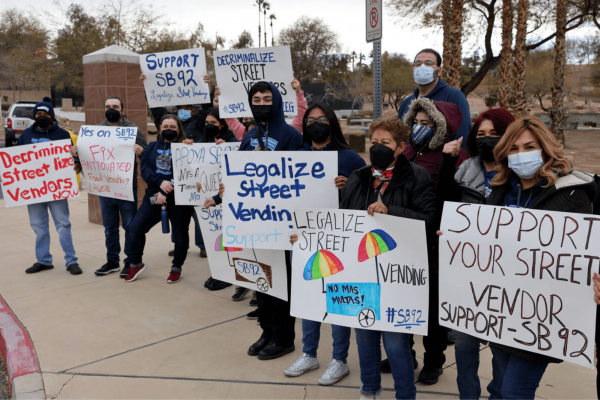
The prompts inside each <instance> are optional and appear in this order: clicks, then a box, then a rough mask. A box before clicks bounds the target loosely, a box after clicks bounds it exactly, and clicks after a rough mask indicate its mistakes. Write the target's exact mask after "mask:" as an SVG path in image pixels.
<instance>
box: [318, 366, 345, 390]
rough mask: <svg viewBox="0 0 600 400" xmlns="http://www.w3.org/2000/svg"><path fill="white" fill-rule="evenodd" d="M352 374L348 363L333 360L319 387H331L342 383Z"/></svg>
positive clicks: (322, 376) (320, 379) (321, 378)
mask: <svg viewBox="0 0 600 400" xmlns="http://www.w3.org/2000/svg"><path fill="white" fill-rule="evenodd" d="M349 373H350V368H348V363H343V362H341V361H340V360H331V362H330V363H329V366H328V367H327V371H325V373H324V374H323V375H321V377H320V378H319V385H323V386H329V385H333V384H334V383H337V382H339V381H341V380H342V379H343V378H344V377H345V376H346V375H348V374H349Z"/></svg>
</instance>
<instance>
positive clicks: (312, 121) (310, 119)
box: [304, 117, 329, 125]
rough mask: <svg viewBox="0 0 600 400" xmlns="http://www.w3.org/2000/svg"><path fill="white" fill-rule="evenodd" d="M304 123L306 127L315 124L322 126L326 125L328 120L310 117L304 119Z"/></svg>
mask: <svg viewBox="0 0 600 400" xmlns="http://www.w3.org/2000/svg"><path fill="white" fill-rule="evenodd" d="M304 122H306V125H312V124H314V123H315V122H320V123H322V124H326V123H328V122H329V118H327V117H319V118H313V117H310V118H306V119H305V120H304Z"/></svg>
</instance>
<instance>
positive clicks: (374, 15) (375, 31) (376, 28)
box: [365, 0, 383, 43]
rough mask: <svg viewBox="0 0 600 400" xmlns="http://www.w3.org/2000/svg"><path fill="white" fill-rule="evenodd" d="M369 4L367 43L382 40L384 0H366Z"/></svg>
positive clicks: (367, 9)
mask: <svg viewBox="0 0 600 400" xmlns="http://www.w3.org/2000/svg"><path fill="white" fill-rule="evenodd" d="M365 3H366V5H367V8H366V11H367V14H366V16H367V43H371V42H374V41H376V40H381V33H382V31H383V28H382V27H381V19H382V18H381V17H382V13H381V12H382V8H383V7H382V3H383V0H365Z"/></svg>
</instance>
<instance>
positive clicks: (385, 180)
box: [371, 167, 394, 194]
mask: <svg viewBox="0 0 600 400" xmlns="http://www.w3.org/2000/svg"><path fill="white" fill-rule="evenodd" d="M371 174H372V175H373V177H374V178H375V179H374V180H373V188H374V189H375V190H377V188H378V187H379V186H381V189H379V193H381V194H383V192H385V189H386V188H387V185H388V184H389V183H390V180H391V179H392V175H394V168H388V169H386V170H383V171H380V170H378V169H375V168H373V167H371ZM377 179H379V180H380V181H381V182H379V184H378V183H377Z"/></svg>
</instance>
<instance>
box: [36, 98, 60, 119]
mask: <svg viewBox="0 0 600 400" xmlns="http://www.w3.org/2000/svg"><path fill="white" fill-rule="evenodd" d="M40 110H42V111H46V112H47V113H48V114H50V116H51V117H52V120H53V121H56V117H55V116H54V107H52V99H51V98H50V97H44V100H42V101H40V102H39V103H37V104H36V105H35V107H33V119H35V114H36V113H37V112H38V111H40Z"/></svg>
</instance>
